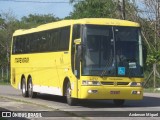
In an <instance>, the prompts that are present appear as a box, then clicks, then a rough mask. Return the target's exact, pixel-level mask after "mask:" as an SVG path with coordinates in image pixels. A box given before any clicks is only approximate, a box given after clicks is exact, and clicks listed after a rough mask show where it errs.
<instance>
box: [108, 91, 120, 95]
mask: <svg viewBox="0 0 160 120" xmlns="http://www.w3.org/2000/svg"><path fill="white" fill-rule="evenodd" d="M110 94H120V91H110Z"/></svg>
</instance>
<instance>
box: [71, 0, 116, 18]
mask: <svg viewBox="0 0 160 120" xmlns="http://www.w3.org/2000/svg"><path fill="white" fill-rule="evenodd" d="M70 2H71V3H72V4H73V5H74V6H73V7H74V10H73V12H71V13H70V18H74V19H78V18H91V17H93V18H98V17H102V18H104V17H111V18H113V17H115V14H114V13H115V10H116V5H115V4H114V2H113V1H112V0H101V1H100V0H83V1H79V2H76V1H74V0H70Z"/></svg>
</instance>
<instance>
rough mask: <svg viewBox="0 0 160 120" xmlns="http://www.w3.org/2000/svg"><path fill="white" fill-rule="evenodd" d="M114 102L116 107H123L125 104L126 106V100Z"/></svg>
mask: <svg viewBox="0 0 160 120" xmlns="http://www.w3.org/2000/svg"><path fill="white" fill-rule="evenodd" d="M113 102H114V104H115V105H116V106H123V104H124V102H125V100H118V99H117V100H113Z"/></svg>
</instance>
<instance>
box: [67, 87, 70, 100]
mask: <svg viewBox="0 0 160 120" xmlns="http://www.w3.org/2000/svg"><path fill="white" fill-rule="evenodd" d="M67 98H71V89H70V86H69V87H68V88H67Z"/></svg>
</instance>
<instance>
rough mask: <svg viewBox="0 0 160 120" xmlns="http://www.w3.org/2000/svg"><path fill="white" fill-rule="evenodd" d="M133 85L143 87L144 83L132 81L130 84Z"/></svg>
mask: <svg viewBox="0 0 160 120" xmlns="http://www.w3.org/2000/svg"><path fill="white" fill-rule="evenodd" d="M130 86H131V87H141V86H142V83H141V82H132V83H131V84H130Z"/></svg>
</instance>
